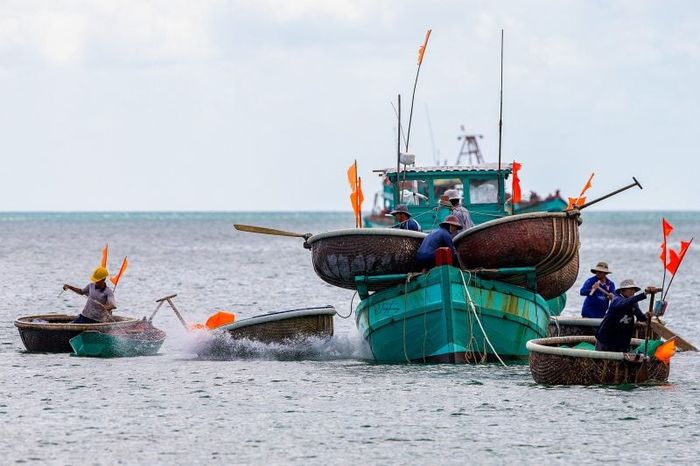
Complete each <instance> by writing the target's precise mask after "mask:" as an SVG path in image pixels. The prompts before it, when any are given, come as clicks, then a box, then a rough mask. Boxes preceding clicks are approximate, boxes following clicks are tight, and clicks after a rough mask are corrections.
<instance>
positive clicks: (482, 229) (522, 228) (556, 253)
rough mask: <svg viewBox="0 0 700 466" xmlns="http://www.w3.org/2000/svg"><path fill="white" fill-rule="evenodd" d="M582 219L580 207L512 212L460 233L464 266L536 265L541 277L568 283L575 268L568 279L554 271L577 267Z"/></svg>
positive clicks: (458, 242)
mask: <svg viewBox="0 0 700 466" xmlns="http://www.w3.org/2000/svg"><path fill="white" fill-rule="evenodd" d="M580 223H581V217H580V214H579V212H578V211H568V212H534V213H529V214H518V215H511V216H508V217H504V218H500V219H498V220H492V221H490V222H485V223H482V224H481V225H478V226H475V227H473V228H469V229H468V230H465V231H463V232H461V233H459V234H457V236H455V238H454V245H455V248H456V249H457V255H458V257H459V261H460V264H461V266H462V268H465V269H478V268H486V269H498V268H504V267H535V272H536V275H537V278H538V279H540V278H541V277H547V276H549V278H548V279H546V280H549V281H554V282H562V283H568V281H570V276H569V275H570V274H571V272H569V275H567V277H566V279H561V278H557V277H552V274H555V273H556V272H559V271H560V270H562V269H564V268H567V267H568V268H570V270H571V271H573V268H574V266H573V265H572V261H573V260H574V257H575V256H576V254H577V252H578V248H579V232H578V227H579V224H580ZM576 274H578V261H577V260H576ZM574 280H575V278H574Z"/></svg>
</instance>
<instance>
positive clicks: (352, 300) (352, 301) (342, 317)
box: [335, 291, 357, 319]
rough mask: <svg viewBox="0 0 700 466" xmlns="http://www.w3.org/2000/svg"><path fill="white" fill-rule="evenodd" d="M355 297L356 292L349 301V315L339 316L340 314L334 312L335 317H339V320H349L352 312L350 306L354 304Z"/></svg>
mask: <svg viewBox="0 0 700 466" xmlns="http://www.w3.org/2000/svg"><path fill="white" fill-rule="evenodd" d="M355 296H357V291H355V293H353V295H352V299H351V300H350V313H349V314H348V315H346V316H344V315H342V314H341V313H340V312H338V311H335V315H337V316H338V317H340V318H341V319H348V318H350V316H351V315H352V312H353V310H352V304H353V303H354V302H355Z"/></svg>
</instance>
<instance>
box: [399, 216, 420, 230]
mask: <svg viewBox="0 0 700 466" xmlns="http://www.w3.org/2000/svg"><path fill="white" fill-rule="evenodd" d="M394 228H398V229H400V230H411V231H421V227H420V223H418V222H416V220H415V219H413V218H411V217H409V218H408V220H406V221H405V222H402V223H399V224H397V225H394Z"/></svg>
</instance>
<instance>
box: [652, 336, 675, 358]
mask: <svg viewBox="0 0 700 466" xmlns="http://www.w3.org/2000/svg"><path fill="white" fill-rule="evenodd" d="M674 354H676V340H673V339H671V340H668V341H667V342H666V343H664V344H662V345H661V346H659V347H658V348H656V351H655V352H654V357H655V358H656V359H658V360H659V361H662V362H665V363H666V364H668V362H669V361H670V360H671V358H672V357H673V355H674Z"/></svg>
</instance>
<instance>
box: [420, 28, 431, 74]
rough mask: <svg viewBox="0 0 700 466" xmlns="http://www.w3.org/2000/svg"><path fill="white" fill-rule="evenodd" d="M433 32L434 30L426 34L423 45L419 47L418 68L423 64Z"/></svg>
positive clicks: (429, 30)
mask: <svg viewBox="0 0 700 466" xmlns="http://www.w3.org/2000/svg"><path fill="white" fill-rule="evenodd" d="M431 32H433V30H432V29H428V32H426V33H425V40H424V41H423V45H421V46H420V47H418V66H420V65H421V63H423V55H424V54H425V49H426V47H428V39H430V33H431Z"/></svg>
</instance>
